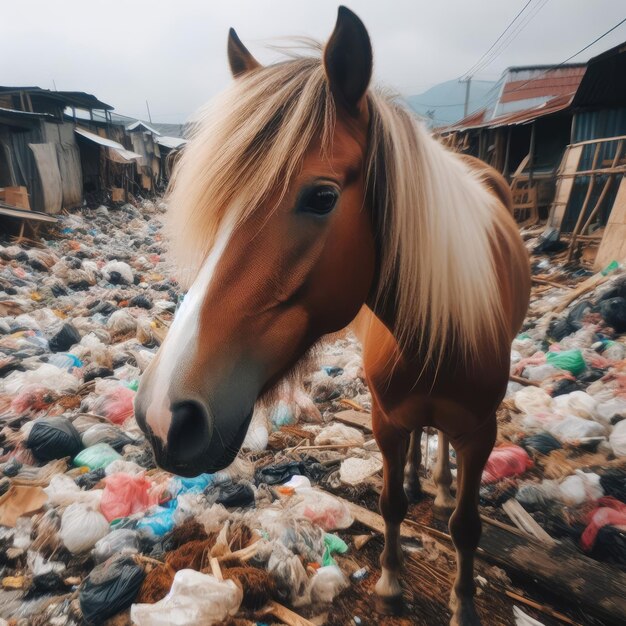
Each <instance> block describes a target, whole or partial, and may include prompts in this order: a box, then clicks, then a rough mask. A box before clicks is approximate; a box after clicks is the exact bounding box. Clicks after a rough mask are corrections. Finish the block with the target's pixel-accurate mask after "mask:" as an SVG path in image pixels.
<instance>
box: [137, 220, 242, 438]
mask: <svg viewBox="0 0 626 626" xmlns="http://www.w3.org/2000/svg"><path fill="white" fill-rule="evenodd" d="M233 230H234V222H233V221H232V220H231V221H230V222H228V221H227V220H225V222H224V223H223V224H222V226H221V228H220V231H219V233H218V235H217V237H216V240H215V244H214V246H213V248H212V249H211V252H210V253H209V255H208V256H207V258H206V261H205V262H204V265H203V266H202V268H201V269H200V271H199V273H198V276H197V278H196V280H195V281H194V283H193V285H192V286H191V288H190V289H189V291H188V292H187V294H186V295H185V297H184V299H183V302H182V304H181V306H180V308H179V309H178V312H177V313H176V317H175V318H174V321H173V322H172V325H171V326H170V329H169V331H168V333H167V336H166V338H165V341H164V342H163V345H162V346H161V350H160V353H159V358H158V361H155V365H156V367H157V370H156V371H155V372H152V376H151V379H150V382H151V387H152V388H151V389H150V390H149V393H151V400H150V404H149V405H148V409H147V411H146V421H147V422H148V426H149V427H150V428H151V430H152V432H153V433H154V434H155V435H156V436H157V437H159V438H160V439H161V440H162V441H163V443H165V442H166V441H167V433H168V431H169V428H170V423H171V418H172V414H171V411H170V405H171V399H170V395H169V389H170V385H171V383H172V378H173V376H174V375H175V374H174V373H175V372H176V373H177V375H180V373H181V372H182V370H183V369H184V366H185V360H186V359H187V358H188V357H189V354H190V349H191V348H192V347H193V346H194V345H195V344H196V341H197V338H198V332H199V330H200V325H199V320H200V307H201V306H202V302H203V301H204V296H205V295H206V293H207V291H208V289H209V286H210V284H211V281H212V279H213V276H214V274H215V269H216V267H217V265H218V263H219V261H220V259H221V257H222V254H223V253H224V250H225V249H226V246H227V244H228V242H229V241H230V237H231V235H232V233H233Z"/></svg>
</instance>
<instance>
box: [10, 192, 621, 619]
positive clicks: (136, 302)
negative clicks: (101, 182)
mask: <svg viewBox="0 0 626 626" xmlns="http://www.w3.org/2000/svg"><path fill="white" fill-rule="evenodd" d="M165 209H166V207H165V205H164V204H162V203H152V202H148V201H145V202H143V203H142V204H141V205H140V206H133V205H130V204H127V205H124V206H121V207H117V208H108V207H104V206H100V207H98V208H96V209H88V208H84V209H81V210H80V211H77V212H74V213H72V214H70V215H66V216H63V217H62V219H61V226H60V228H59V230H58V232H55V233H53V234H52V235H51V236H50V238H49V239H47V240H45V241H44V242H43V245H42V246H31V247H20V246H17V245H14V244H12V243H11V242H0V448H1V451H0V580H1V587H2V588H1V589H0V624H2V623H4V622H3V621H2V620H9V619H12V620H16V619H18V618H19V619H22V620H25V621H23V622H20V624H22V623H24V624H32V625H34V626H36V625H39V624H83V623H87V624H101V623H105V622H106V621H107V620H115V619H117V618H120V616H121V618H122V621H120V622H115V621H111V622H110V623H134V624H137V625H139V626H159V625H161V624H163V625H165V624H199V623H202V624H212V623H219V622H221V621H223V620H226V619H228V618H229V617H233V616H235V615H236V616H237V617H244V618H249V619H250V620H251V621H253V622H254V621H259V620H260V621H263V622H265V621H268V622H270V621H271V618H270V617H268V616H266V615H265V613H264V612H263V611H264V610H265V609H266V608H267V607H268V606H277V605H287V606H289V607H291V608H292V609H297V610H300V611H304V612H307V611H308V612H309V615H315V611H317V607H324V606H326V607H328V605H329V603H330V602H332V601H333V599H334V598H335V597H336V596H337V595H338V594H340V593H342V592H343V591H344V590H346V589H348V588H350V587H354V585H355V584H357V581H359V580H361V579H362V578H363V577H364V576H367V573H368V570H367V568H364V567H362V564H360V563H359V562H358V556H357V557H354V556H352V557H351V555H354V550H355V547H356V548H358V547H359V546H357V545H356V544H357V542H356V537H353V536H349V535H346V534H345V533H343V532H342V531H344V529H347V528H348V527H350V526H351V525H352V523H353V519H352V515H351V512H350V509H349V508H348V507H347V505H346V504H345V501H343V500H342V499H341V498H338V497H336V495H333V494H337V493H343V494H344V495H349V494H356V496H357V497H359V495H363V493H364V490H367V489H370V490H371V491H372V493H373V492H374V491H375V489H376V486H377V484H378V485H379V484H380V476H381V472H382V456H381V454H380V452H379V451H378V449H377V447H376V444H375V442H374V441H373V438H372V436H371V434H368V433H367V431H366V432H365V433H364V431H363V430H362V429H359V428H354V427H352V426H348V425H346V424H345V423H342V422H340V421H338V420H337V419H336V415H337V413H338V412H339V411H342V410H345V409H354V410H356V411H358V412H359V413H360V414H361V415H367V413H368V412H369V411H370V410H371V397H370V395H369V391H368V389H367V386H366V384H365V382H364V377H363V370H362V361H361V353H360V346H359V344H358V342H357V341H356V340H355V338H354V337H353V336H352V335H350V334H349V333H348V334H345V335H344V336H342V337H341V338H339V339H335V340H334V342H332V343H329V344H327V345H325V346H323V347H322V348H321V350H320V355H319V367H316V368H315V369H314V370H313V371H312V372H309V373H308V374H307V375H306V376H305V377H304V379H303V381H302V383H301V384H298V385H294V386H292V387H287V386H286V387H285V388H283V389H281V390H280V391H279V393H278V394H277V399H276V401H275V402H274V404H272V405H271V406H267V407H263V408H258V409H257V410H256V411H255V413H254V416H253V418H252V422H251V425H250V428H249V432H248V435H247V437H246V440H245V441H244V444H243V450H242V453H241V454H240V455H239V457H238V459H237V460H236V462H235V463H234V464H233V465H232V466H230V467H229V468H228V469H227V470H225V471H223V472H218V473H216V474H213V475H209V474H203V475H201V476H197V477H195V478H180V477H176V476H172V475H171V474H168V473H167V472H164V471H162V470H160V469H159V468H157V467H156V466H155V463H154V459H153V456H152V452H151V450H150V447H149V445H148V444H147V442H146V440H145V438H144V436H143V434H142V433H141V431H140V430H139V428H138V427H137V424H136V422H135V420H134V416H133V400H134V395H135V392H136V390H137V387H138V383H139V379H140V376H141V374H142V372H143V371H144V370H145V368H146V367H147V366H148V364H149V363H150V360H151V359H152V358H153V357H154V354H155V353H156V350H157V349H158V346H159V345H160V342H161V341H162V339H163V337H164V336H165V333H166V332H167V327H168V325H169V324H170V323H171V320H172V318H173V315H174V313H175V310H176V308H177V305H178V303H179V301H180V299H181V294H180V291H179V288H178V286H177V283H176V281H175V280H174V279H173V276H174V274H173V271H172V268H171V267H169V266H168V264H167V262H166V261H165V258H164V253H165V244H164V241H163V239H162V235H161V229H162V217H163V213H164V211H165ZM551 269H552V268H550V264H549V263H547V264H546V261H545V260H542V261H539V262H538V263H536V264H535V273H537V272H539V271H540V272H543V274H542V275H544V276H546V275H548V276H549V277H550V281H549V282H550V283H555V281H556V282H557V284H558V282H559V281H560V282H562V283H563V284H564V285H566V284H567V285H568V286H564V287H562V288H560V287H558V286H554V285H552V286H551V285H550V284H547V283H545V282H544V283H543V284H540V286H539V288H535V289H534V294H533V301H532V303H531V308H530V312H529V315H528V318H527V320H526V324H525V326H524V329H523V332H521V334H520V335H519V336H518V337H517V339H516V340H515V341H514V343H513V349H512V354H511V378H512V382H511V383H510V385H509V389H508V392H507V397H506V399H505V401H504V402H503V405H502V408H501V410H500V413H499V426H500V434H499V441H498V445H497V447H496V448H495V449H494V451H493V453H492V455H491V457H490V459H489V462H488V463H487V467H486V468H485V472H484V475H483V487H482V490H481V498H482V503H483V505H485V507H487V508H486V509H485V510H487V511H488V512H489V514H493V515H494V516H496V517H503V518H504V519H505V520H506V518H505V513H504V512H503V509H502V508H501V505H502V504H503V503H504V502H506V501H507V500H510V499H511V498H515V499H516V500H517V501H518V502H519V503H520V504H521V505H522V506H523V507H524V508H525V509H526V510H527V511H528V512H529V513H530V514H531V515H532V516H533V517H534V518H535V519H536V521H537V522H539V524H540V525H541V526H542V527H543V528H544V529H545V530H546V531H547V532H548V533H549V534H550V535H551V536H552V537H554V538H555V539H558V540H567V541H570V542H573V543H574V544H575V545H577V546H578V547H579V549H580V550H581V552H584V553H586V554H588V555H590V556H592V557H593V558H596V559H599V560H604V561H610V562H613V563H615V564H617V565H618V566H619V567H622V568H625V567H626V538H625V536H624V527H625V526H626V419H624V418H625V417H626V335H625V334H624V333H626V324H625V317H626V308H625V306H624V305H625V304H626V274H624V271H623V270H622V269H621V268H620V267H619V266H618V265H617V264H614V266H611V267H610V268H608V269H607V272H606V274H607V275H606V276H602V277H599V278H598V280H597V281H596V282H595V283H594V284H593V288H592V289H590V290H588V291H587V292H586V293H584V294H582V295H581V297H578V298H571V302H569V299H570V298H569V295H571V293H572V292H573V285H572V286H570V285H569V283H573V282H576V281H578V282H580V281H581V280H585V276H578V275H574V274H572V273H567V272H564V271H562V270H560V269H558V268H554V273H548V274H546V273H547V272H550V271H551ZM581 293H582V292H581ZM564 299H567V300H568V304H567V306H561V305H562V304H563V302H564ZM558 308H562V309H563V310H562V312H561V313H558V314H556V313H555V311H556V310H557V309H558ZM436 438H437V435H436V434H435V433H434V432H432V433H428V436H426V437H424V438H423V439H422V447H423V458H424V465H425V468H426V469H425V471H426V476H428V473H429V471H430V469H431V468H432V466H433V462H434V460H435V456H436V449H437V441H436ZM451 461H452V464H453V465H454V453H453V452H452V453H451ZM377 481H378V483H377ZM371 501H372V502H374V501H375V498H374V499H372V500H371ZM372 506H373V505H372ZM361 537H363V535H361ZM366 539H367V537H366ZM272 603H274V604H272ZM311 611H312V613H311ZM263 616H265V617H263Z"/></svg>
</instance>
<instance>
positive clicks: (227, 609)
mask: <svg viewBox="0 0 626 626" xmlns="http://www.w3.org/2000/svg"><path fill="white" fill-rule="evenodd" d="M242 599H243V591H242V590H241V588H240V587H239V586H238V585H237V584H236V583H235V582H233V581H232V580H218V579H217V578H215V577H214V576H210V575H208V574H202V573H201V572H196V571H195V570H191V569H182V570H180V571H178V572H176V575H175V576H174V582H173V583H172V588H171V589H170V591H169V593H168V594H167V595H166V596H165V598H163V600H159V602H156V603H155V604H133V605H132V606H131V607H130V619H131V621H132V623H133V624H135V625H136V626H195V625H196V624H203V625H206V626H209V625H210V624H215V623H218V622H221V621H222V620H224V619H225V618H226V616H228V615H235V614H236V613H237V611H238V610H239V605H240V604H241V600H242Z"/></svg>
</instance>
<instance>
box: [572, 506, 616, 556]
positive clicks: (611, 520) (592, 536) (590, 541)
mask: <svg viewBox="0 0 626 626" xmlns="http://www.w3.org/2000/svg"><path fill="white" fill-rule="evenodd" d="M588 524H589V525H588V526H587V528H585V532H583V534H582V536H581V538H580V545H581V546H582V548H583V550H584V551H585V552H590V551H591V550H592V549H593V546H594V544H595V542H596V537H597V536H598V532H599V531H600V529H601V528H603V527H604V526H624V525H626V504H624V503H623V502H620V501H619V500H617V499H616V498H612V497H611V496H606V497H604V498H600V499H599V500H598V508H597V509H595V510H594V511H592V512H591V514H590V515H589V518H588Z"/></svg>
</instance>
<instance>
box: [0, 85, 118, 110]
mask: <svg viewBox="0 0 626 626" xmlns="http://www.w3.org/2000/svg"><path fill="white" fill-rule="evenodd" d="M20 92H23V93H28V94H32V95H39V96H42V97H46V98H50V99H52V100H57V101H59V102H61V103H62V104H64V105H65V106H75V107H79V108H84V109H103V110H105V111H112V110H113V107H112V106H111V105H110V104H107V103H106V102H102V101H101V100H98V98H96V96H94V95H92V94H90V93H85V92H84V91H52V90H50V89H42V88H41V87H1V86H0V93H4V94H19V93H20Z"/></svg>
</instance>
